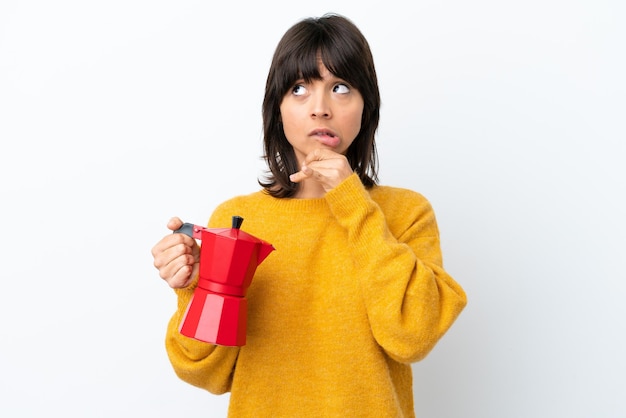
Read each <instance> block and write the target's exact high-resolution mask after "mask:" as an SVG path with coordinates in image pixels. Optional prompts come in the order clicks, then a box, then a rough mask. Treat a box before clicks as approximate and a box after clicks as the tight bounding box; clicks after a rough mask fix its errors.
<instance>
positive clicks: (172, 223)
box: [167, 216, 183, 231]
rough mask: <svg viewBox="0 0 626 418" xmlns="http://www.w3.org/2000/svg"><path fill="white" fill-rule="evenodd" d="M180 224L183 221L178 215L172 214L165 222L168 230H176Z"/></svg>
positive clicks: (181, 224)
mask: <svg viewBox="0 0 626 418" xmlns="http://www.w3.org/2000/svg"><path fill="white" fill-rule="evenodd" d="M181 226H183V221H182V220H181V219H180V218H179V217H176V216H174V217H173V218H171V219H170V220H169V221H168V222H167V228H168V229H169V230H170V231H176V230H177V229H178V228H180V227H181Z"/></svg>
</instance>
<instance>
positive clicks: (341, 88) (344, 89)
mask: <svg viewBox="0 0 626 418" xmlns="http://www.w3.org/2000/svg"><path fill="white" fill-rule="evenodd" d="M333 91H334V92H335V93H339V94H346V93H350V87H348V86H347V85H346V84H337V85H336V86H335V87H333Z"/></svg>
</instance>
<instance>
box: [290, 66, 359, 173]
mask: <svg viewBox="0 0 626 418" xmlns="http://www.w3.org/2000/svg"><path fill="white" fill-rule="evenodd" d="M320 75H321V76H322V79H321V80H312V81H311V82H310V83H306V82H305V81H304V80H299V81H298V82H296V84H295V85H294V86H293V88H292V89H291V90H289V92H287V94H286V95H285V97H283V100H282V102H281V104H280V115H281V119H282V123H283V130H284V132H285V136H286V137H287V140H288V141H289V143H290V144H291V146H292V147H293V149H294V151H295V154H296V158H297V159H298V161H303V160H304V158H305V157H306V155H307V154H309V153H310V152H312V151H313V150H314V149H316V148H328V149H331V150H332V151H334V152H337V153H339V154H345V153H346V151H347V150H348V147H349V146H350V144H352V141H354V139H355V138H356V136H357V135H358V134H359V131H360V130H361V117H362V115H363V105H364V103H363V97H362V96H361V93H359V92H358V90H356V89H355V88H352V87H351V86H349V85H348V84H347V83H346V82H345V81H343V80H342V79H340V78H337V77H335V76H334V75H333V74H332V73H331V72H330V71H328V69H327V68H326V67H325V66H324V65H323V64H322V63H321V61H320Z"/></svg>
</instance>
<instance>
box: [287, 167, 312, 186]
mask: <svg viewBox="0 0 626 418" xmlns="http://www.w3.org/2000/svg"><path fill="white" fill-rule="evenodd" d="M312 175H313V170H312V169H311V168H309V167H307V166H306V165H303V166H302V169H301V170H300V171H298V172H297V173H293V174H292V175H290V176H289V180H291V181H292V182H294V183H299V182H301V181H302V180H304V179H307V178H309V177H311V176H312Z"/></svg>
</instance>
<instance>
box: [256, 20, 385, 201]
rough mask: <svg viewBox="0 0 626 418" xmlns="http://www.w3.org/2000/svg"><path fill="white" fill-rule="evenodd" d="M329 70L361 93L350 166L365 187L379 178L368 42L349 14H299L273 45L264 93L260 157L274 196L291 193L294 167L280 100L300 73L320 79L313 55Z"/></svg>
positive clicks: (375, 94)
mask: <svg viewBox="0 0 626 418" xmlns="http://www.w3.org/2000/svg"><path fill="white" fill-rule="evenodd" d="M319 57H321V59H322V62H323V64H324V66H325V67H326V68H327V69H328V71H330V72H331V73H332V74H333V75H335V76H337V77H339V78H341V79H344V80H346V82H348V83H349V84H350V85H351V86H352V87H354V88H356V89H357V90H358V91H359V93H361V96H362V97H363V101H364V106H363V116H362V120H361V130H360V132H359V133H358V135H357V137H356V138H355V140H354V141H353V142H352V144H351V145H350V147H349V148H348V150H347V151H346V158H347V159H348V162H349V164H350V166H351V167H352V170H354V172H355V173H357V174H358V176H359V178H360V179H361V182H362V183H363V185H364V186H365V187H368V188H370V187H372V186H373V185H375V184H376V183H377V182H378V174H377V165H378V157H377V152H376V145H375V142H374V136H375V134H376V129H377V128H378V119H379V116H380V93H379V91H378V80H377V78H376V70H375V68H374V60H373V57H372V53H371V51H370V47H369V44H368V42H367V40H366V39H365V37H364V36H363V34H362V33H361V31H360V30H359V29H358V28H357V27H356V26H355V25H354V23H352V22H351V21H350V20H348V19H346V18H345V17H343V16H339V15H336V14H326V15H324V16H322V17H318V18H307V19H304V20H302V21H300V22H298V23H296V24H295V25H293V26H292V27H291V28H290V29H288V30H287V32H285V34H284V35H283V37H282V39H281V40H280V42H279V43H278V46H277V47H276V51H275V52H274V57H273V59H272V64H271V66H270V70H269V74H268V76H267V83H266V85H265V97H264V99H263V112H262V113H263V145H264V156H263V158H264V159H265V161H266V162H267V165H268V173H267V177H266V179H265V181H261V180H259V184H260V185H261V186H263V187H264V188H265V189H266V190H267V191H268V193H270V194H271V195H272V196H274V197H291V196H293V195H294V194H295V193H296V191H297V188H298V184H296V183H292V182H291V181H290V180H289V175H290V174H292V173H295V172H296V171H298V170H299V167H298V161H297V160H296V157H295V153H294V151H293V148H292V146H291V144H289V142H288V141H287V138H286V137H285V133H284V131H283V126H282V123H281V117H280V104H281V102H282V100H283V98H284V96H285V94H287V92H288V91H289V90H290V89H291V88H292V87H293V85H294V83H295V82H296V81H297V80H299V79H304V80H305V81H307V82H309V81H311V80H319V79H321V75H320V73H319V67H318V63H319V61H318V58H319Z"/></svg>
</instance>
